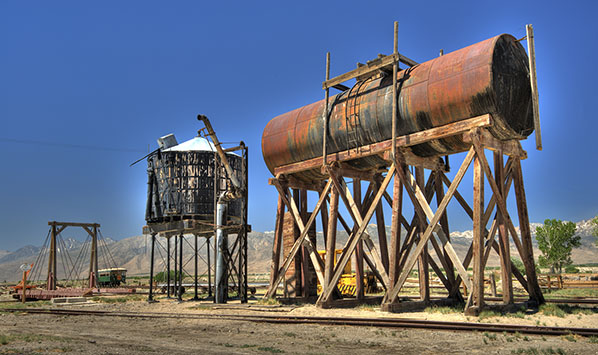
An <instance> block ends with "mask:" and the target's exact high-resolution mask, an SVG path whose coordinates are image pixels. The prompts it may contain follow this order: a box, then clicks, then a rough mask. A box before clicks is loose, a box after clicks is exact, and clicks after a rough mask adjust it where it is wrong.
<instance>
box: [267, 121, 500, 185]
mask: <svg viewBox="0 0 598 355" xmlns="http://www.w3.org/2000/svg"><path fill="white" fill-rule="evenodd" d="M490 125H492V116H491V115H490V114H485V115H481V116H477V117H473V118H469V119H466V120H463V121H458V122H453V123H449V124H446V125H444V126H440V127H435V128H431V129H428V130H425V131H421V132H416V133H412V134H407V135H404V136H399V137H397V139H396V140H397V147H409V146H413V145H417V144H421V143H425V142H428V141H430V140H434V139H440V138H446V137H450V136H454V135H458V134H462V133H464V132H467V131H469V130H470V129H473V128H477V127H487V126H490ZM391 148H392V139H389V140H385V141H383V142H379V143H373V144H368V145H364V146H361V147H358V148H353V149H349V150H345V151H341V152H336V153H330V154H328V156H327V159H326V161H327V162H328V163H331V162H335V161H338V162H342V161H348V160H353V159H358V158H363V157H367V156H372V155H378V154H381V153H383V152H385V151H388V150H390V149H391ZM413 159H415V158H413ZM387 160H389V161H391V159H390V157H388V159H387ZM322 161H323V160H322V157H321V156H320V157H316V158H313V159H308V160H304V161H300V162H297V163H291V164H287V165H283V166H279V167H277V168H274V173H275V175H277V176H278V174H285V175H286V174H293V173H297V172H300V171H305V170H313V169H319V168H320V167H321V166H322ZM407 162H409V161H407ZM415 165H418V164H415Z"/></svg>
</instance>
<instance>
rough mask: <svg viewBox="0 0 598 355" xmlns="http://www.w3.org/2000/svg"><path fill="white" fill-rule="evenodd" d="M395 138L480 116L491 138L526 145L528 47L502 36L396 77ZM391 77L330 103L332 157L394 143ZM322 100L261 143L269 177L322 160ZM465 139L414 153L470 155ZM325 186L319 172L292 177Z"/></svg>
mask: <svg viewBox="0 0 598 355" xmlns="http://www.w3.org/2000/svg"><path fill="white" fill-rule="evenodd" d="M397 76H398V84H397V85H398V105H397V108H398V125H397V130H398V132H397V133H398V135H399V136H400V135H404V134H409V133H414V132H418V131H422V130H425V129H429V128H433V127H438V126H442V125H445V124H448V123H452V122H457V121H460V120H465V119H468V118H472V117H475V116H479V115H482V114H487V113H489V114H491V115H492V118H493V125H492V126H491V127H489V129H490V132H491V133H492V134H493V135H494V136H495V137H496V138H498V139H501V140H507V139H524V138H525V137H527V136H528V135H529V134H531V133H532V131H533V115H532V100H531V88H530V81H529V67H528V58H527V54H526V52H525V50H524V48H523V46H522V45H521V44H520V43H519V42H518V41H517V40H516V39H515V38H514V37H513V36H511V35H507V34H503V35H499V36H496V37H493V38H490V39H487V40H485V41H482V42H479V43H477V44H474V45H471V46H469V47H466V48H463V49H460V50H457V51H455V52H452V53H448V54H445V55H444V56H441V57H438V58H435V59H432V60H429V61H427V62H425V63H421V64H419V65H416V66H413V67H411V68H409V69H405V70H402V71H400V72H399V73H398V75H397ZM392 98H393V94H392V75H387V76H386V77H382V78H376V79H367V80H365V81H362V82H357V83H356V84H355V86H353V87H352V88H351V89H350V90H347V91H345V92H343V93H340V94H338V95H336V96H332V97H331V98H330V100H329V103H330V110H331V113H330V118H329V126H328V136H327V145H328V146H327V150H328V153H329V154H330V153H335V152H339V151H344V150H347V149H351V148H356V147H358V146H363V145H367V144H371V143H376V142H381V141H385V140H388V139H391V138H392V129H391V128H392ZM324 105H325V103H324V100H321V101H318V102H315V103H312V104H310V105H307V106H304V107H301V108H298V109H295V110H293V111H290V112H287V113H285V114H282V115H280V116H278V117H275V118H273V119H272V120H271V121H270V122H269V123H268V124H267V125H266V128H265V129H264V133H263V135H262V154H263V157H264V161H265V163H266V165H267V166H268V169H269V170H270V172H271V173H272V174H274V168H276V167H279V166H283V165H287V164H291V163H296V162H301V161H304V160H308V159H312V158H316V157H319V156H321V155H322V140H323V139H322V114H323V111H324ZM468 147H469V145H468V144H466V143H464V142H463V141H462V140H461V138H460V136H454V137H449V138H445V139H440V140H437V141H432V142H429V143H425V144H420V145H416V146H413V147H411V148H412V151H413V152H414V153H415V154H417V155H419V156H422V157H430V156H440V155H448V154H453V153H458V152H461V151H464V150H466V149H468ZM346 163H347V164H349V165H351V166H352V167H353V168H355V169H359V170H366V169H371V168H375V167H381V166H387V165H388V162H386V161H384V160H383V159H382V158H381V157H379V156H370V157H366V158H361V159H355V160H352V161H349V162H346ZM295 176H296V177H298V178H301V179H303V180H318V179H321V178H323V176H322V175H321V174H320V172H319V171H318V170H307V171H302V172H300V173H296V174H295Z"/></svg>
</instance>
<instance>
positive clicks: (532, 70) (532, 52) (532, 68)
mask: <svg viewBox="0 0 598 355" xmlns="http://www.w3.org/2000/svg"><path fill="white" fill-rule="evenodd" d="M525 31H526V33H527V52H528V58H529V81H530V84H531V87H532V107H533V111H534V130H535V131H536V149H538V150H542V133H541V130H540V105H539V99H538V79H537V77H536V47H535V45H534V28H533V27H532V25H526V26H525Z"/></svg>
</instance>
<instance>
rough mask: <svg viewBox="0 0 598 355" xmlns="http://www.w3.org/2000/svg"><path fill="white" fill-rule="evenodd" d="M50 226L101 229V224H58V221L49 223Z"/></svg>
mask: <svg viewBox="0 0 598 355" xmlns="http://www.w3.org/2000/svg"><path fill="white" fill-rule="evenodd" d="M48 225H49V226H52V225H55V226H65V227H89V228H93V227H96V228H100V224H99V223H75V222H56V221H51V222H48Z"/></svg>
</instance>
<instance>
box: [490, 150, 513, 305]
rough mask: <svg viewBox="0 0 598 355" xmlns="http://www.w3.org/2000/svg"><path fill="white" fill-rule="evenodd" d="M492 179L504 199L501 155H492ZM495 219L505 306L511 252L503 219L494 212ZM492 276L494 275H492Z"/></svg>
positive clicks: (508, 299)
mask: <svg viewBox="0 0 598 355" xmlns="http://www.w3.org/2000/svg"><path fill="white" fill-rule="evenodd" d="M494 178H495V180H496V184H497V185H498V187H499V189H500V190H501V191H500V192H501V194H502V196H503V198H505V199H506V194H505V189H504V182H505V181H504V180H505V174H504V169H503V155H502V153H496V152H495V153H494ZM496 219H497V221H498V235H499V240H498V245H499V248H500V253H499V256H500V272H501V274H500V282H501V284H502V300H503V302H504V303H505V304H510V303H513V280H512V278H511V251H510V243H509V234H508V231H507V226H506V223H505V218H504V216H503V215H502V213H501V212H500V210H497V211H496ZM492 275H493V276H494V274H492Z"/></svg>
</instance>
